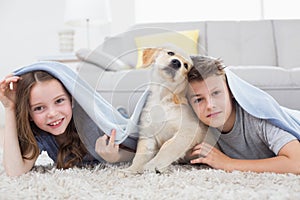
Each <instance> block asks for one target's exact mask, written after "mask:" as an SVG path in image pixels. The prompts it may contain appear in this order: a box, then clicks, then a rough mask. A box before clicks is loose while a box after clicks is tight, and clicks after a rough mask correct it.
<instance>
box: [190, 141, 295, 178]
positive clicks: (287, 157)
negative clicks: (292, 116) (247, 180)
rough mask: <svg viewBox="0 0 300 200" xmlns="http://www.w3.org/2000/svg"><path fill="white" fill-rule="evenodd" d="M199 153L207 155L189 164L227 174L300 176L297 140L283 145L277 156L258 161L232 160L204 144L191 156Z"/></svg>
mask: <svg viewBox="0 0 300 200" xmlns="http://www.w3.org/2000/svg"><path fill="white" fill-rule="evenodd" d="M200 152H206V153H207V155H206V156H205V157H201V158H196V159H193V160H192V161H191V163H203V164H207V165H210V166H211V167H213V168H215V169H223V170H225V171H229V172H231V171H234V170H238V171H252V172H274V173H294V174H300V143H299V141H298V140H293V141H291V142H289V143H287V144H286V145H284V146H283V147H282V148H281V150H280V151H279V153H278V155H277V156H275V157H272V158H266V159H259V160H239V159H232V158H230V157H228V156H226V155H225V154H224V153H222V152H221V151H220V150H218V149H216V148H213V147H212V146H210V145H209V144H204V143H202V144H199V145H197V146H196V147H195V148H194V150H193V153H192V155H196V154H198V155H199V154H200Z"/></svg>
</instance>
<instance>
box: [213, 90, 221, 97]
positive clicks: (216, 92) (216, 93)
mask: <svg viewBox="0 0 300 200" xmlns="http://www.w3.org/2000/svg"><path fill="white" fill-rule="evenodd" d="M220 93H221V91H214V92H213V93H212V95H213V96H216V95H218V94H220Z"/></svg>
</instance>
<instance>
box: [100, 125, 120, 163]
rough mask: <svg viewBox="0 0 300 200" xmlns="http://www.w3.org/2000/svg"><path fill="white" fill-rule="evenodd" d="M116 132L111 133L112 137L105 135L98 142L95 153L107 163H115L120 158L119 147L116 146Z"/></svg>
mask: <svg viewBox="0 0 300 200" xmlns="http://www.w3.org/2000/svg"><path fill="white" fill-rule="evenodd" d="M115 138H116V130H115V129H113V130H112V131H111V136H110V137H108V136H107V135H105V134H104V135H103V136H102V137H99V138H98V139H97V141H96V145H95V151H96V152H97V153H98V154H99V155H100V156H101V157H102V158H103V159H104V160H106V161H107V162H111V163H115V162H117V161H118V160H119V159H120V158H119V157H120V154H119V145H118V144H115Z"/></svg>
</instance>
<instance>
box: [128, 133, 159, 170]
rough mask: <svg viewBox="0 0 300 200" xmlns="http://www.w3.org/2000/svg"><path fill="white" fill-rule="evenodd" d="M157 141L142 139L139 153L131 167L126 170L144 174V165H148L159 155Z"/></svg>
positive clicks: (138, 148)
mask: <svg viewBox="0 0 300 200" xmlns="http://www.w3.org/2000/svg"><path fill="white" fill-rule="evenodd" d="M157 149H158V148H157V145H156V141H155V139H154V138H153V139H152V138H146V139H142V138H140V139H139V141H138V144H137V151H136V154H135V156H134V159H133V161H132V164H131V166H130V167H128V168H127V169H125V171H127V172H131V173H142V172H143V171H144V165H145V164H146V163H148V162H149V161H150V160H151V159H152V158H153V157H154V156H155V154H156V153H157Z"/></svg>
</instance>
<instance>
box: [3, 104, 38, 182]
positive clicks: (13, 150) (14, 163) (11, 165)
mask: <svg viewBox="0 0 300 200" xmlns="http://www.w3.org/2000/svg"><path fill="white" fill-rule="evenodd" d="M5 121H6V123H5V131H4V144H3V165H4V168H5V171H6V173H7V175H9V176H19V175H22V174H24V173H26V172H28V171H30V170H31V168H32V167H33V165H34V163H35V161H36V159H37V158H35V159H32V160H27V159H23V157H22V154H21V149H20V145H19V140H18V134H17V130H16V118H15V112H14V111H12V110H10V109H5Z"/></svg>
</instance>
